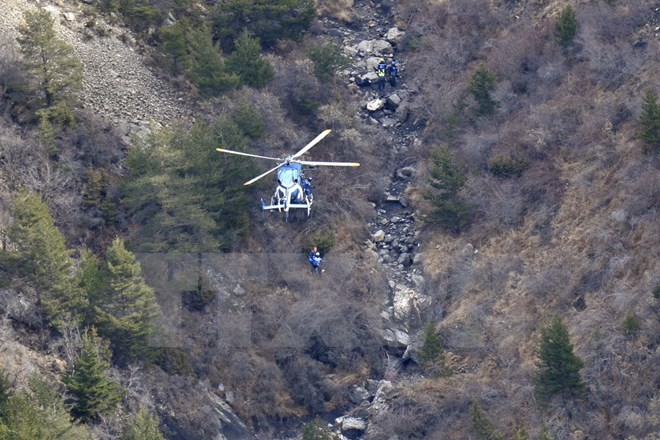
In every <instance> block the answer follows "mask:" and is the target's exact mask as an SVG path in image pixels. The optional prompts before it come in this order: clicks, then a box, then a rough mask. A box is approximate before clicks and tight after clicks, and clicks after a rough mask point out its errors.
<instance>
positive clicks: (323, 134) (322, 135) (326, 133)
mask: <svg viewBox="0 0 660 440" xmlns="http://www.w3.org/2000/svg"><path fill="white" fill-rule="evenodd" d="M331 131H332V130H330V129H328V130H325V131H323V132H322V133H321V134H319V135H318V136H316V137H315V138H314V140H312V141H311V142H310V143H309V144H307V145H305V146H304V147H302V149H301V150H300V151H298V152H297V153H296V154H294V155H293V156H291V159H295V158H296V157H300V156H302V155H303V154H305V153H306V152H307V150H309V149H310V148H312V147H313V146H314V145H316V144H318V143H319V142H321V139H323V138H324V137H326V136H327V135H329V134H330V132H331Z"/></svg>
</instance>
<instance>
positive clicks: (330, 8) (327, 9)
mask: <svg viewBox="0 0 660 440" xmlns="http://www.w3.org/2000/svg"><path fill="white" fill-rule="evenodd" d="M317 3H318V6H317V11H318V13H319V14H321V15H330V16H332V17H335V18H337V19H338V20H341V21H344V22H346V23H350V22H351V21H353V11H352V8H353V0H319V1H318V2H317Z"/></svg>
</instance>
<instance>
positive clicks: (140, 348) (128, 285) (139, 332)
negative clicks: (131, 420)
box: [94, 238, 160, 363]
mask: <svg viewBox="0 0 660 440" xmlns="http://www.w3.org/2000/svg"><path fill="white" fill-rule="evenodd" d="M141 272H142V270H141V267H140V263H139V262H138V261H136V258H135V255H134V254H133V253H132V252H130V251H128V250H127V249H126V247H125V246H124V241H123V240H122V239H120V238H115V239H114V241H113V242H112V246H111V247H110V248H109V249H108V251H107V262H106V267H105V269H104V280H105V287H104V288H103V290H102V291H101V292H99V293H95V294H94V295H95V296H96V297H97V298H98V300H97V303H96V304H94V314H95V319H94V321H95V325H96V326H97V327H98V330H99V333H100V334H101V335H103V336H104V337H106V338H108V339H109V340H110V341H111V343H112V349H113V353H114V355H115V357H116V359H117V360H118V361H119V362H120V363H127V362H130V361H134V360H138V359H145V358H149V356H150V355H151V354H152V352H153V350H151V348H150V346H149V337H150V336H151V335H152V334H153V332H154V325H155V319H156V317H157V316H158V315H159V310H160V309H159V307H158V304H157V303H156V297H155V295H154V291H153V289H152V288H151V287H149V286H148V285H147V284H146V283H145V282H144V280H143V279H142V275H141Z"/></svg>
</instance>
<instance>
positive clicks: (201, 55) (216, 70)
mask: <svg viewBox="0 0 660 440" xmlns="http://www.w3.org/2000/svg"><path fill="white" fill-rule="evenodd" d="M189 42H190V53H191V63H190V68H189V71H188V77H189V78H190V79H192V81H193V82H194V83H195V85H197V88H198V89H199V93H200V94H201V95H202V96H204V97H211V96H219V95H221V94H223V93H226V92H228V91H229V90H232V89H234V88H236V87H237V86H238V84H239V83H240V78H239V77H238V75H235V74H232V73H230V72H228V71H227V68H226V66H225V61H224V59H223V58H222V56H221V54H220V51H219V49H218V48H217V47H216V46H215V45H214V44H213V39H212V38H211V34H210V32H209V30H208V29H207V28H206V26H201V27H199V28H198V29H190V40H189Z"/></svg>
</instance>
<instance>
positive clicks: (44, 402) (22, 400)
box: [0, 377, 92, 440]
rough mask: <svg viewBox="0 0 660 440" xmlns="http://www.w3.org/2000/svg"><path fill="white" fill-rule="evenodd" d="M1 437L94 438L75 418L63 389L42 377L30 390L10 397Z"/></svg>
mask: <svg viewBox="0 0 660 440" xmlns="http://www.w3.org/2000/svg"><path fill="white" fill-rule="evenodd" d="M0 438H2V439H7V440H35V439H66V440H92V435H91V433H90V431H89V430H88V428H87V427H85V426H81V425H77V424H75V423H73V422H72V421H71V415H70V414H69V411H67V409H66V407H65V405H64V402H63V401H62V398H61V397H60V394H59V392H58V391H57V390H56V389H55V388H54V387H52V386H51V385H50V384H48V383H47V382H45V381H44V380H43V379H41V378H39V377H33V378H32V379H31V380H30V389H29V390H25V389H24V390H20V391H18V392H16V393H15V394H13V395H12V396H11V397H10V398H9V405H8V408H7V413H6V414H5V415H4V417H2V418H1V419H0Z"/></svg>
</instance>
